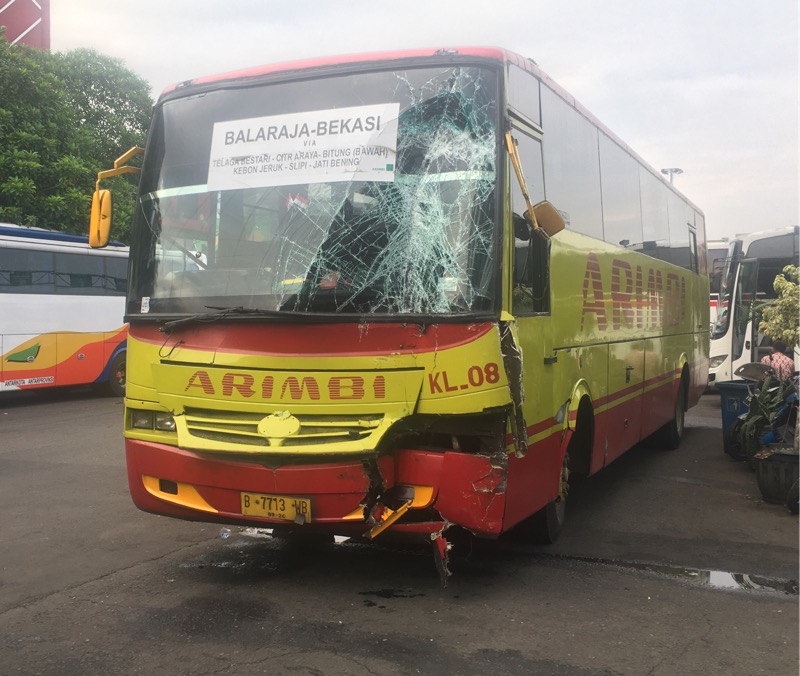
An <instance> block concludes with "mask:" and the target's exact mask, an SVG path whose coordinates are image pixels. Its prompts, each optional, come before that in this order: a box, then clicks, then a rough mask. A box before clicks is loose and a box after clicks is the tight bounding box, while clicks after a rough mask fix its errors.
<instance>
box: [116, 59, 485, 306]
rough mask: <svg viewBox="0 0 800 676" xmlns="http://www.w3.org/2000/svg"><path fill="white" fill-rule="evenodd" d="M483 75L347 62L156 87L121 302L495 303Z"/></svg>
mask: <svg viewBox="0 0 800 676" xmlns="http://www.w3.org/2000/svg"><path fill="white" fill-rule="evenodd" d="M497 99H498V77H497V74H496V72H495V71H493V70H490V69H484V68H478V67H446V68H424V69H423V68H418V69H408V70H403V71H381V72H369V73H351V74H348V75H344V76H337V77H325V78H318V79H304V80H298V81H289V82H287V81H283V82H279V83H275V84H263V83H262V84H259V85H252V86H249V87H241V86H239V87H232V88H228V89H224V88H218V89H215V90H213V91H208V92H205V93H203V94H200V95H194V96H191V97H186V98H180V97H175V98H172V99H168V100H167V101H166V102H165V103H164V104H163V106H162V107H161V108H160V109H159V110H157V111H156V115H155V118H154V123H153V129H152V131H151V140H150V145H149V148H148V158H147V160H146V164H145V166H144V168H143V175H142V183H141V185H142V188H141V189H142V194H141V196H140V201H139V207H138V209H137V214H136V223H135V225H134V238H135V241H136V244H135V247H134V248H135V250H136V251H137V252H138V255H137V257H136V258H135V259H134V260H133V262H132V271H131V294H130V298H129V306H128V313H129V314H137V313H146V312H152V313H160V314H161V313H169V314H180V313H183V312H197V311H202V310H203V309H205V307H206V306H214V307H237V306H242V307H247V308H258V309H262V310H270V311H292V312H302V313H316V312H320V313H331V312H336V313H344V314H365V313H374V314H386V315H413V314H423V313H424V314H463V313H470V312H486V311H489V310H492V309H493V308H494V307H495V306H496V303H495V289H494V279H495V277H496V274H495V268H496V266H497V265H498V264H499V263H498V262H497V261H496V260H495V259H496V258H497V255H496V248H497V245H496V237H497V234H496V228H495V223H496V221H497V216H496V213H497V204H496V179H497V170H496V162H497V155H498V134H497V122H496V120H497V116H498V112H497V106H496V101H497Z"/></svg>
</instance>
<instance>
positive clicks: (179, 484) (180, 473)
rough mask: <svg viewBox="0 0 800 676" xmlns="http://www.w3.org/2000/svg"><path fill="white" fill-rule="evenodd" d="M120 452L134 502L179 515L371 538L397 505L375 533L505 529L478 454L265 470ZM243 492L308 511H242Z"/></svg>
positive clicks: (495, 472)
mask: <svg viewBox="0 0 800 676" xmlns="http://www.w3.org/2000/svg"><path fill="white" fill-rule="evenodd" d="M126 456H127V464H128V478H129V484H130V491H131V496H132V497H133V501H134V503H135V504H136V506H137V507H139V508H140V509H142V510H144V511H147V512H153V513H156V514H163V515H166V516H172V517H176V518H182V519H188V520H193V521H208V522H214V523H229V524H241V525H251V526H261V527H276V526H284V525H288V526H297V525H302V527H304V528H309V529H314V530H327V531H330V532H332V533H340V534H345V535H352V534H356V533H357V534H369V533H370V531H372V532H373V535H375V534H376V533H375V530H374V529H375V527H376V525H380V519H381V518H382V516H381V515H382V514H386V515H391V514H395V513H396V512H397V511H398V509H400V508H403V510H402V514H400V515H399V516H395V517H394V518H395V519H396V520H394V521H393V522H391V523H390V524H389V525H386V526H385V527H384V528H380V529H379V531H378V533H379V532H382V531H383V530H389V531H394V532H405V533H438V532H441V531H442V530H443V529H444V528H446V527H448V526H449V525H458V526H461V527H463V528H466V529H468V530H470V531H471V532H473V533H474V534H476V535H479V536H483V537H496V536H497V535H499V534H500V532H501V531H502V529H503V516H504V512H505V502H506V486H507V482H506V468H505V466H504V463H498V462H497V460H496V459H494V460H493V459H492V458H490V457H487V456H484V455H474V454H468V453H460V452H454V451H444V452H433V451H423V450H416V449H399V450H395V451H393V452H392V453H391V454H390V455H384V456H382V457H380V458H376V459H360V460H346V461H340V462H330V463H319V464H313V465H309V464H304V465H283V466H280V467H267V466H264V465H262V464H259V463H256V462H248V461H245V462H242V461H238V460H237V461H235V462H234V461H231V460H227V459H225V458H219V457H213V456H209V455H206V454H199V453H195V452H191V451H186V450H181V449H178V448H175V447H172V446H167V445H163V444H157V443H152V442H145V441H139V440H133V439H128V440H126ZM414 487H417V488H416V490H414ZM409 489H410V490H409ZM243 494H249V495H261V496H265V498H264V499H266V500H269V499H271V498H272V497H277V498H283V499H285V500H288V501H296V502H298V503H299V504H301V505H308V506H310V514H309V517H308V518H306V517H305V515H303V514H300V513H299V512H298V513H296V514H295V513H294V512H292V511H289V512H287V513H281V514H280V518H274V516H273V517H270V516H254V515H253V514H245V513H243V511H247V510H243V497H242V496H243ZM305 508H306V507H302V509H305ZM384 510H385V511H384ZM292 515H294V518H290V517H292Z"/></svg>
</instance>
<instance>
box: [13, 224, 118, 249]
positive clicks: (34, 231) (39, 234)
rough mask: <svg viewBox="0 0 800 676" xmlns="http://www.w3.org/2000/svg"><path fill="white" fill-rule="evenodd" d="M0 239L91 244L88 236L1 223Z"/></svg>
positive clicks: (114, 245)
mask: <svg viewBox="0 0 800 676" xmlns="http://www.w3.org/2000/svg"><path fill="white" fill-rule="evenodd" d="M0 237H4V238H5V237H10V238H14V239H17V240H22V239H24V240H30V241H38V242H39V243H46V242H50V243H57V242H60V243H65V244H84V245H87V246H88V244H89V238H88V237H87V236H86V235H71V234H69V233H67V232H59V231H57V230H45V229H44V228H29V227H26V226H23V225H14V224H12V223H0ZM111 245H112V246H113V247H115V248H117V247H124V246H125V245H124V244H123V243H122V242H112V243H111Z"/></svg>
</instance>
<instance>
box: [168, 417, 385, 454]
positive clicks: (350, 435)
mask: <svg viewBox="0 0 800 676" xmlns="http://www.w3.org/2000/svg"><path fill="white" fill-rule="evenodd" d="M184 414H185V421H186V427H187V429H188V431H189V433H190V434H191V435H193V436H195V437H199V438H201V439H208V440H211V441H219V442H224V443H230V444H242V445H247V446H266V447H274V446H280V447H283V448H285V447H290V446H309V445H316V444H336V443H342V442H353V441H360V440H362V439H366V438H367V437H368V436H369V435H370V434H372V432H374V431H375V430H376V429H377V428H378V427H379V426H380V425H381V423H382V422H383V419H384V416H383V415H380V414H378V415H361V416H356V415H295V416H294V417H295V418H297V420H299V421H300V429H299V431H298V432H297V433H295V434H293V435H291V436H289V437H283V438H279V439H269V438H266V437H264V436H262V435H261V434H259V432H258V423H259V422H260V421H261V420H262V419H263V418H264V415H265V414H264V413H247V412H242V411H219V410H209V409H202V408H186V409H185V410H184Z"/></svg>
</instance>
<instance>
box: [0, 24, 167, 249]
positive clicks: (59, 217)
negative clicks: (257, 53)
mask: <svg viewBox="0 0 800 676" xmlns="http://www.w3.org/2000/svg"><path fill="white" fill-rule="evenodd" d="M1 31H2V28H0V91H2V92H3V96H2V97H0V221H3V222H8V223H17V224H19V225H29V226H38V227H45V228H51V229H54V230H62V231H64V232H71V233H78V234H84V233H86V231H87V230H88V222H89V209H90V205H91V194H92V191H93V189H94V183H95V180H96V178H97V172H98V171H100V170H103V169H108V168H110V167H111V166H112V165H113V162H114V160H115V159H116V158H117V157H118V156H119V155H121V154H122V153H123V152H125V151H126V150H128V148H130V147H131V146H133V145H142V144H143V143H144V140H145V137H146V133H147V127H148V123H149V116H150V109H151V107H152V100H151V99H150V93H149V86H148V84H147V82H145V81H144V80H142V79H141V78H139V77H138V76H136V75H135V74H134V73H132V72H131V71H129V70H128V69H127V68H125V66H124V65H123V64H122V62H121V61H119V60H118V59H113V58H110V57H107V56H103V55H101V54H98V53H97V52H95V51H92V50H85V49H80V50H75V51H72V52H67V53H56V54H52V53H50V52H47V51H42V50H36V49H32V48H29V47H25V46H21V45H10V44H9V43H8V42H6V41H5V39H3V37H2V32H1ZM112 181H113V182H112ZM112 181H109V185H108V186H105V187H110V188H111V189H112V190H113V191H114V193H115V194H114V197H115V204H114V207H115V214H114V221H115V231H114V236H115V238H117V239H121V240H123V241H127V239H128V231H129V228H130V220H131V215H132V210H133V203H134V195H135V179H133V180H131V179H130V178H128V177H119V178H115V179H112Z"/></svg>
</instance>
